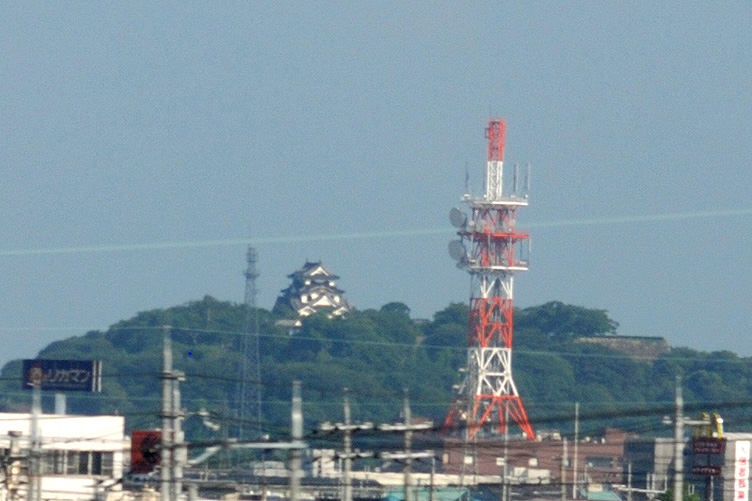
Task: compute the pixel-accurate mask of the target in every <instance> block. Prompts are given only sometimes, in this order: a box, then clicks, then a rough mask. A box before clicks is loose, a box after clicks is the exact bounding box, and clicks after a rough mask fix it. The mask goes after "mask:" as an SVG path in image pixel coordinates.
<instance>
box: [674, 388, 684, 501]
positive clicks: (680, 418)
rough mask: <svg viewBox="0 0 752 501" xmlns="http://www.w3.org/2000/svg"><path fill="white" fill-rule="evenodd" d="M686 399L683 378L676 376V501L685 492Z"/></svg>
mask: <svg viewBox="0 0 752 501" xmlns="http://www.w3.org/2000/svg"><path fill="white" fill-rule="evenodd" d="M683 477H684V397H683V396H682V387H681V377H680V376H676V405H675V413H674V501H682V497H683V491H684V478H683Z"/></svg>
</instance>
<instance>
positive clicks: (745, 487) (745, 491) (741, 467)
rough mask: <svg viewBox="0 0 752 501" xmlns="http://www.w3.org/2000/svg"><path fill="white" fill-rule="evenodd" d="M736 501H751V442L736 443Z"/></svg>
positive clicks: (741, 441)
mask: <svg viewBox="0 0 752 501" xmlns="http://www.w3.org/2000/svg"><path fill="white" fill-rule="evenodd" d="M734 501H749V440H739V441H737V442H736V456H735V461H734Z"/></svg>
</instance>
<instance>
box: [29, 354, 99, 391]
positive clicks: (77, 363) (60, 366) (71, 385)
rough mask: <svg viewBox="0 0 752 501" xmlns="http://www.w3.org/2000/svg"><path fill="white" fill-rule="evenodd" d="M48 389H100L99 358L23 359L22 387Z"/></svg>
mask: <svg viewBox="0 0 752 501" xmlns="http://www.w3.org/2000/svg"><path fill="white" fill-rule="evenodd" d="M35 386H39V388H40V389H42V390H48V391H88V392H100V391H102V362H101V361H99V360H24V361H23V387H24V389H26V390H30V389H32V388H34V387H35Z"/></svg>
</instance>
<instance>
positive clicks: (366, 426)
mask: <svg viewBox="0 0 752 501" xmlns="http://www.w3.org/2000/svg"><path fill="white" fill-rule="evenodd" d="M343 392H344V399H343V400H344V403H343V413H344V418H345V419H344V423H335V424H331V423H322V424H321V425H320V426H319V430H320V431H326V432H331V431H341V432H342V435H343V451H342V452H337V453H336V455H337V457H339V458H340V459H342V462H343V475H342V476H343V478H342V481H343V484H344V486H343V487H344V489H343V493H342V499H343V501H352V499H353V496H352V461H353V459H358V458H364V457H373V452H360V451H357V452H353V450H352V433H353V432H354V431H358V430H370V429H372V428H373V423H368V422H366V423H361V424H353V423H352V418H351V413H350V397H349V390H348V389H347V388H345V389H344V391H343Z"/></svg>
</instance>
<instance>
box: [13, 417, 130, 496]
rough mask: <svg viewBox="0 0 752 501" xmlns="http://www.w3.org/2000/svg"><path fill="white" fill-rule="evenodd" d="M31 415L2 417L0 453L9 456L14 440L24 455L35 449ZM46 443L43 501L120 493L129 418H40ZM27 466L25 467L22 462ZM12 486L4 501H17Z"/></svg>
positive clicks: (24, 484)
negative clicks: (110, 492) (13, 497)
mask: <svg viewBox="0 0 752 501" xmlns="http://www.w3.org/2000/svg"><path fill="white" fill-rule="evenodd" d="M30 429H31V415H30V414H16V413H0V449H4V452H5V457H7V455H8V452H9V449H10V445H11V439H12V437H11V435H20V436H18V438H16V439H15V440H17V441H18V444H19V445H20V450H21V455H22V456H27V455H28V452H29V447H30V440H29V438H30ZM39 432H40V436H41V442H42V481H41V491H42V499H43V500H90V499H95V498H97V497H98V498H100V499H104V498H105V496H106V494H107V492H108V491H110V490H119V489H120V485H119V480H120V479H121V478H122V472H123V448H124V438H125V418H124V417H122V416H70V415H60V414H42V415H41V416H40V419H39ZM22 462H24V461H23V460H22ZM21 479H22V481H21V484H20V488H19V492H18V493H17V496H16V497H17V498H19V499H25V498H26V496H27V490H28V479H27V477H26V473H24V474H22V476H21ZM9 494H10V493H9V491H8V488H7V483H6V482H2V483H0V501H6V500H9V499H11V498H10V496H9Z"/></svg>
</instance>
